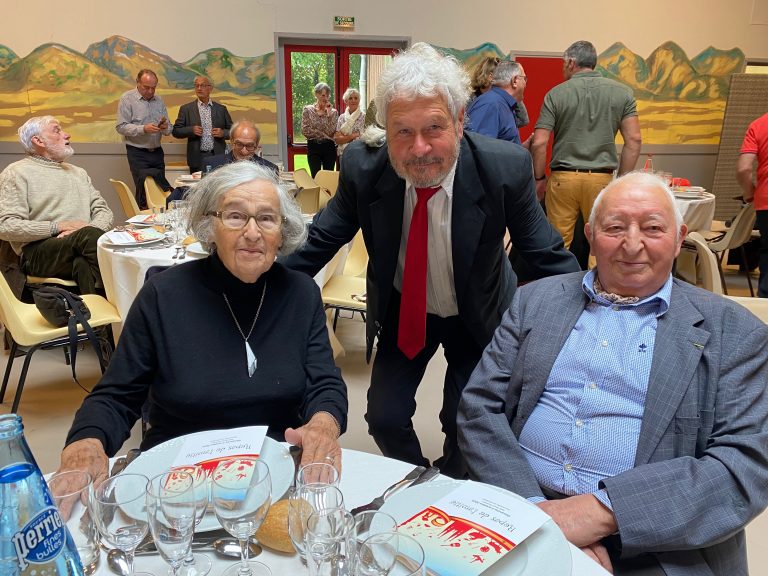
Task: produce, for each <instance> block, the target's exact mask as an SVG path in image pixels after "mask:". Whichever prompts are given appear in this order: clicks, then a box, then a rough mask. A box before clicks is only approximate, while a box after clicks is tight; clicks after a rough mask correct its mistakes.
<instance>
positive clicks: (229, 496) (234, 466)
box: [211, 457, 272, 576]
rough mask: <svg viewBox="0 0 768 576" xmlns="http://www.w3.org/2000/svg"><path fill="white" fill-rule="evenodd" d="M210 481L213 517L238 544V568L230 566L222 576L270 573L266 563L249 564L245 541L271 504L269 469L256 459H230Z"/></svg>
mask: <svg viewBox="0 0 768 576" xmlns="http://www.w3.org/2000/svg"><path fill="white" fill-rule="evenodd" d="M212 479H213V483H212V491H211V498H212V500H213V510H214V512H215V513H216V518H218V519H219V523H220V524H221V525H222V526H223V527H224V529H225V530H226V531H227V532H229V533H230V534H231V535H232V536H234V537H235V538H237V539H238V540H239V541H240V566H232V567H231V568H229V569H228V570H226V571H225V572H224V574H223V575H222V576H251V575H258V576H268V575H270V574H272V572H271V571H270V570H269V568H268V567H267V566H266V565H265V564H262V563H261V562H248V540H249V539H250V538H251V536H253V535H254V534H255V533H256V531H257V530H258V529H259V526H261V523H262V522H263V521H264V518H265V516H266V515H267V511H268V510H269V507H270V505H271V504H272V482H271V480H270V476H269V468H268V467H267V465H266V464H265V463H264V462H263V461H261V460H259V459H257V458H245V457H243V458H233V459H230V460H224V461H222V462H220V463H219V465H218V466H217V467H216V470H214V472H213V476H212Z"/></svg>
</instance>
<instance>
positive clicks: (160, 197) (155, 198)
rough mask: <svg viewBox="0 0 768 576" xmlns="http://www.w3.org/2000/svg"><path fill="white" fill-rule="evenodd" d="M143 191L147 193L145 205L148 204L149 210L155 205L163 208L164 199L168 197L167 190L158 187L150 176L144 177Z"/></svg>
mask: <svg viewBox="0 0 768 576" xmlns="http://www.w3.org/2000/svg"><path fill="white" fill-rule="evenodd" d="M144 192H145V193H146V194H147V206H149V208H150V210H151V209H152V208H155V207H157V208H165V199H166V198H167V197H168V194H169V192H166V191H165V190H163V189H162V188H160V186H158V185H157V182H155V179H154V178H152V176H147V177H146V178H144Z"/></svg>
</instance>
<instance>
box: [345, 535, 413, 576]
mask: <svg viewBox="0 0 768 576" xmlns="http://www.w3.org/2000/svg"><path fill="white" fill-rule="evenodd" d="M426 570H427V566H426V562H425V558H424V549H423V548H422V547H421V544H419V543H418V542H417V541H416V540H414V539H413V538H412V537H410V536H408V535H406V534H402V533H400V532H379V533H378V534H374V535H373V536H371V537H369V538H368V539H367V540H366V541H365V542H363V543H362V544H361V545H360V547H359V548H358V550H357V560H356V563H355V575H354V576H425V574H426Z"/></svg>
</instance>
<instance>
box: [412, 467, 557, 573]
mask: <svg viewBox="0 0 768 576" xmlns="http://www.w3.org/2000/svg"><path fill="white" fill-rule="evenodd" d="M406 493H407V491H406ZM404 494H405V493H404ZM547 520H549V516H547V515H546V514H545V513H544V512H543V511H542V510H540V509H539V508H538V507H537V506H534V505H532V504H530V503H528V502H526V501H525V500H521V499H520V498H518V497H515V496H514V495H512V494H510V493H505V492H502V491H499V490H498V489H495V488H493V487H491V486H488V485H486V484H481V483H478V482H472V481H467V482H463V483H462V484H461V486H459V487H458V488H456V489H455V490H453V491H451V492H450V493H449V494H447V495H445V496H444V497H442V498H440V499H439V500H438V501H437V502H435V503H434V504H432V505H430V506H428V507H427V508H425V509H423V510H420V511H419V512H417V513H416V514H414V515H413V516H411V517H410V518H408V519H407V520H405V521H404V522H402V523H401V524H400V526H399V527H398V531H399V532H403V533H405V534H408V535H410V536H413V537H414V538H415V539H416V540H418V541H419V543H420V544H421V545H422V547H423V548H424V555H425V557H426V558H427V564H428V565H429V568H430V569H431V570H433V571H435V572H437V573H438V574H440V575H441V576H452V575H455V576H473V575H477V574H480V573H482V572H483V571H485V570H487V569H488V567H489V566H491V564H493V563H494V562H496V561H498V560H499V559H500V558H501V557H502V556H504V555H505V554H507V553H508V552H509V551H510V550H513V549H514V548H515V547H516V546H518V545H519V544H520V543H521V542H522V541H523V540H525V539H526V538H527V537H528V536H530V535H531V534H533V533H534V532H535V531H536V530H538V529H539V528H541V526H542V525H543V524H544V523H545V522H546V521H547Z"/></svg>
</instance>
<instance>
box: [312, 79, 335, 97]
mask: <svg viewBox="0 0 768 576" xmlns="http://www.w3.org/2000/svg"><path fill="white" fill-rule="evenodd" d="M319 92H327V93H328V96H330V95H331V87H330V86H328V84H326V83H325V82H318V83H317V84H315V94H318V93H319Z"/></svg>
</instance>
